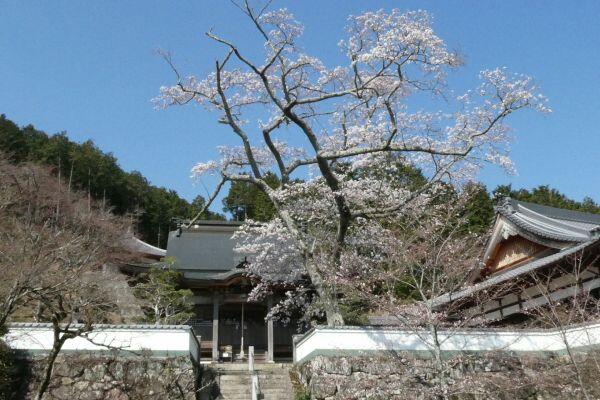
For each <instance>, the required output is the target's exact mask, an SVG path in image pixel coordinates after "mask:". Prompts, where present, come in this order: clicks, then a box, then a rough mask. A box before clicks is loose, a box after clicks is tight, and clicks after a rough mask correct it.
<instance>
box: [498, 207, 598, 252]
mask: <svg viewBox="0 0 600 400" xmlns="http://www.w3.org/2000/svg"><path fill="white" fill-rule="evenodd" d="M496 212H497V213H498V214H499V215H501V216H502V217H504V218H506V219H507V220H509V221H510V222H512V223H513V224H514V225H516V226H517V227H519V228H520V229H523V230H525V231H527V232H529V233H531V234H533V235H536V236H539V237H542V238H546V239H551V240H556V241H561V242H575V243H577V242H587V241H589V240H591V239H593V238H595V237H600V215H598V214H591V213H583V212H578V211H571V210H564V209H561V208H555V207H548V206H542V205H539V204H533V203H527V202H524V201H517V200H514V199H511V198H508V197H505V198H503V199H501V200H500V201H499V202H498V204H497V205H496Z"/></svg>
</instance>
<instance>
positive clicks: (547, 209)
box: [509, 198, 600, 226]
mask: <svg viewBox="0 0 600 400" xmlns="http://www.w3.org/2000/svg"><path fill="white" fill-rule="evenodd" d="M509 199H510V200H512V202H514V203H516V204H517V205H519V206H522V207H525V208H527V209H529V210H532V211H535V212H537V213H539V214H542V215H545V216H547V217H549V218H553V219H561V220H566V221H574V222H584V223H588V224H594V225H598V226H600V214H594V213H588V212H583V211H577V210H569V209H566V208H559V207H551V206H546V205H543V204H536V203H530V202H528V201H521V200H516V199H511V198H509Z"/></svg>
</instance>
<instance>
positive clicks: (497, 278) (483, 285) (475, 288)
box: [430, 239, 600, 307]
mask: <svg viewBox="0 0 600 400" xmlns="http://www.w3.org/2000/svg"><path fill="white" fill-rule="evenodd" d="M598 244H600V239H594V240H590V241H587V242H584V243H581V244H578V245H577V246H573V247H569V248H566V249H564V250H561V251H559V252H557V253H554V254H551V255H549V256H546V257H542V258H539V259H537V260H534V261H532V262H530V263H527V264H524V265H521V266H519V267H515V268H511V269H509V270H507V271H506V272H503V273H501V274H498V275H494V276H492V277H490V278H488V279H486V280H485V281H483V282H480V283H477V284H475V285H472V286H469V287H467V288H465V289H463V290H459V291H457V292H453V293H446V294H443V295H441V296H439V297H436V298H434V299H432V300H430V301H431V304H432V306H433V307H440V306H442V305H444V304H447V303H450V302H453V301H456V300H459V299H463V298H466V297H469V296H471V295H473V294H475V293H477V292H479V291H481V290H484V289H487V288H490V287H492V286H495V285H499V284H501V283H504V282H507V281H509V280H511V279H515V278H517V277H519V276H522V275H525V274H528V273H531V272H533V271H535V270H537V269H539V268H542V267H545V266H547V265H550V264H552V263H555V262H557V261H560V260H562V259H563V258H565V257H567V256H569V255H571V254H574V253H576V252H578V251H580V250H584V249H588V248H590V247H593V246H595V245H598Z"/></svg>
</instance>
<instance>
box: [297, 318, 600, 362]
mask: <svg viewBox="0 0 600 400" xmlns="http://www.w3.org/2000/svg"><path fill="white" fill-rule="evenodd" d="M564 333H565V337H566V340H567V343H568V344H569V346H570V347H571V348H578V347H585V346H594V345H600V324H592V325H587V326H577V327H571V328H568V329H566V330H565V332H564ZM438 336H439V339H440V342H441V350H442V351H444V352H456V351H498V350H500V351H514V352H562V351H565V350H566V348H567V345H566V343H565V341H564V340H563V336H562V334H561V332H560V331H558V330H547V331H497V330H472V331H457V332H441V333H440V334H439V335H438ZM432 343H433V341H432V336H431V334H429V333H428V332H427V331H418V332H417V331H412V332H411V331H403V330H378V329H368V328H367V329H361V328H341V329H335V328H316V329H315V330H313V331H311V332H309V333H308V334H306V335H305V336H304V337H303V338H301V339H300V340H299V341H297V344H296V347H295V359H294V361H295V362H301V361H303V360H305V359H308V358H310V357H313V356H315V355H318V354H332V353H333V354H334V353H336V352H339V353H361V352H371V351H415V352H417V351H431V350H432V349H433V347H432V346H431V344H432Z"/></svg>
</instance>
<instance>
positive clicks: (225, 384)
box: [211, 363, 294, 400]
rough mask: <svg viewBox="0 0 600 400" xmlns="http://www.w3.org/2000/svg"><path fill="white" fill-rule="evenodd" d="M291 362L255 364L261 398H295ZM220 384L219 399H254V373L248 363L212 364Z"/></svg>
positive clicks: (271, 399)
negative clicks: (291, 378) (252, 388)
mask: <svg viewBox="0 0 600 400" xmlns="http://www.w3.org/2000/svg"><path fill="white" fill-rule="evenodd" d="M291 366H292V365H291V364H280V363H277V364H255V366H254V369H255V371H254V373H255V374H256V375H257V376H258V386H259V396H258V398H259V399H263V400H293V399H294V389H293V387H292V382H291V380H290V368H291ZM211 369H213V370H214V372H215V376H216V381H217V385H218V386H219V392H220V394H219V397H218V398H217V399H219V400H252V394H251V386H250V385H251V382H252V374H251V373H250V372H249V371H248V365H247V364H245V363H244V364H242V363H240V364H237V363H234V364H225V363H223V364H218V365H215V366H211Z"/></svg>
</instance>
